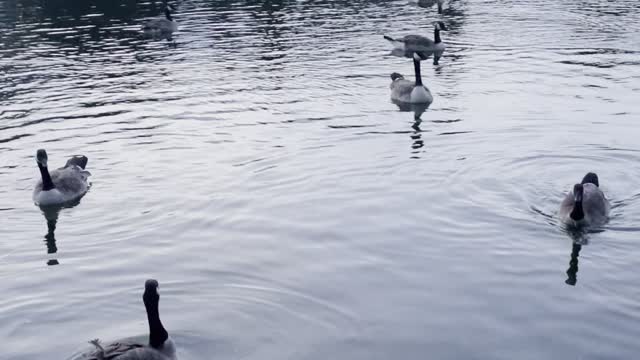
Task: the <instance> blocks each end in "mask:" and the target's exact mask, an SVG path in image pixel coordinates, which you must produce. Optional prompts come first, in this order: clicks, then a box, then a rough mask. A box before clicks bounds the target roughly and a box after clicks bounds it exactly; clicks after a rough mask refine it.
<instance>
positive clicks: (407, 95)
mask: <svg viewBox="0 0 640 360" xmlns="http://www.w3.org/2000/svg"><path fill="white" fill-rule="evenodd" d="M414 86H415V84H414V82H413V81H410V80H406V79H398V80H394V81H393V82H391V86H390V87H391V98H392V99H393V100H397V101H402V102H409V101H411V92H412V91H413V88H414Z"/></svg>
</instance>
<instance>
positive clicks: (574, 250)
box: [564, 242, 582, 286]
mask: <svg viewBox="0 0 640 360" xmlns="http://www.w3.org/2000/svg"><path fill="white" fill-rule="evenodd" d="M581 249H582V245H581V244H579V243H576V242H574V243H573V246H572V247H571V260H569V269H567V280H565V281H564V282H565V283H566V284H567V285H571V286H575V285H576V283H577V282H578V256H580V250H581Z"/></svg>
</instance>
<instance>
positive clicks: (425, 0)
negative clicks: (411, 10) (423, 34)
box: [418, 0, 444, 14]
mask: <svg viewBox="0 0 640 360" xmlns="http://www.w3.org/2000/svg"><path fill="white" fill-rule="evenodd" d="M443 3H444V0H418V6H420V7H423V8H430V7H432V6H433V5H435V4H438V14H442V4H443Z"/></svg>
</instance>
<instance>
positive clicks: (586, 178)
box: [580, 172, 600, 187]
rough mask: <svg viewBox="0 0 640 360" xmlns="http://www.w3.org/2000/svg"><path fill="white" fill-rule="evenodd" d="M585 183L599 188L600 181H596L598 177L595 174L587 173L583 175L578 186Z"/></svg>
mask: <svg viewBox="0 0 640 360" xmlns="http://www.w3.org/2000/svg"><path fill="white" fill-rule="evenodd" d="M587 183H591V184H593V185H595V186H597V187H600V181H598V175H596V173H592V172H589V173H587V175H585V176H584V177H583V178H582V181H581V182H580V184H583V185H584V184H587Z"/></svg>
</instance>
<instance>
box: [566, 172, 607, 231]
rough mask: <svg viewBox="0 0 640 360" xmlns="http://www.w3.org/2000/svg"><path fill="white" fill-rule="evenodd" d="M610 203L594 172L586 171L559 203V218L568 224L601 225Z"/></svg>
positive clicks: (604, 221) (605, 217) (604, 220)
mask: <svg viewBox="0 0 640 360" xmlns="http://www.w3.org/2000/svg"><path fill="white" fill-rule="evenodd" d="M610 209H611V205H610V204H609V200H607V198H606V197H605V195H604V193H603V192H602V190H601V189H600V181H599V179H598V175H596V174H595V173H588V174H586V175H585V176H584V178H583V179H582V181H581V182H580V184H575V185H574V187H573V190H572V191H571V192H569V193H568V194H567V195H566V196H565V198H564V199H563V200H562V203H561V204H560V210H559V212H558V214H559V217H560V219H561V220H562V221H563V222H564V223H565V224H568V225H574V226H581V225H602V224H604V223H606V222H607V220H608V219H609V211H610Z"/></svg>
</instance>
